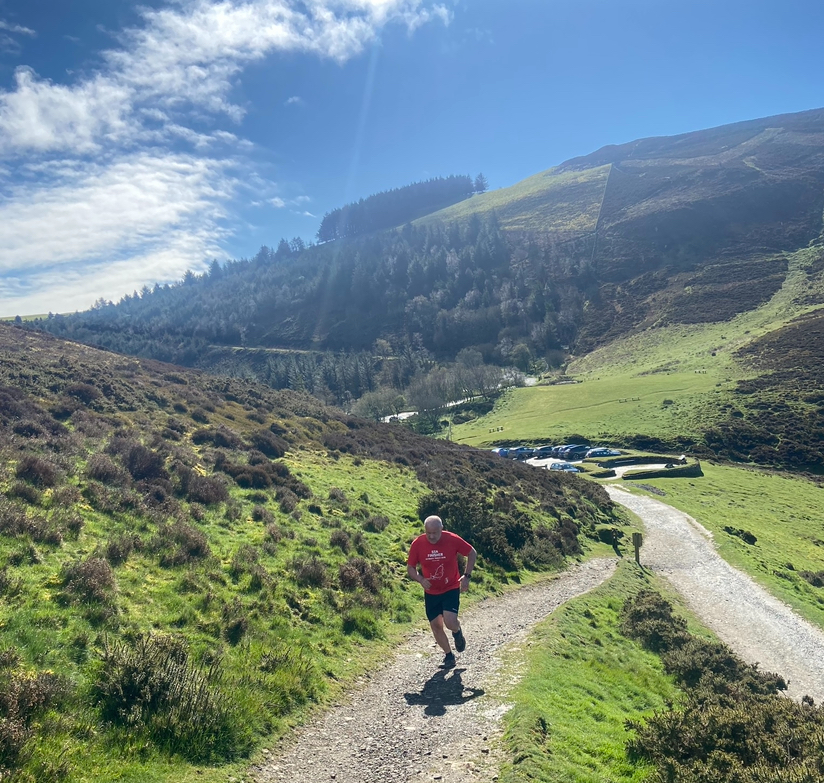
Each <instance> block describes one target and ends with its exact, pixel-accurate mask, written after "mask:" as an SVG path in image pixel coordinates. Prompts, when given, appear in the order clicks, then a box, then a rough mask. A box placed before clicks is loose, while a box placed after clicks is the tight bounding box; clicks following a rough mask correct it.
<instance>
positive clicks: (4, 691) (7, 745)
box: [0, 648, 70, 781]
mask: <svg viewBox="0 0 824 783" xmlns="http://www.w3.org/2000/svg"><path fill="white" fill-rule="evenodd" d="M0 659H2V660H1V661H0V780H9V781H16V780H26V779H27V778H25V777H18V775H17V773H18V772H19V771H20V768H21V767H22V766H23V765H24V764H25V763H26V762H27V761H29V760H30V759H31V757H32V754H33V752H34V750H35V749H34V747H33V743H31V740H32V739H33V737H34V734H35V731H36V729H37V727H38V725H37V724H38V718H40V717H41V716H42V715H44V714H45V713H46V712H47V711H48V710H50V709H53V708H57V707H59V706H60V705H61V704H62V703H63V702H65V701H66V699H67V697H68V695H69V694H70V687H69V683H68V681H67V680H65V679H64V678H62V677H60V676H59V675H56V674H54V673H52V672H35V673H32V672H29V671H25V670H24V669H22V668H21V667H20V663H19V662H20V655H19V653H18V652H17V651H16V650H15V649H14V648H7V649H5V650H3V651H2V653H0Z"/></svg>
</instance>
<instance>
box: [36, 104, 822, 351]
mask: <svg viewBox="0 0 824 783" xmlns="http://www.w3.org/2000/svg"><path fill="white" fill-rule="evenodd" d="M822 213H824V110H815V111H810V112H803V113H800V114H793V115H782V116H778V117H770V118H766V119H762V120H753V121H750V122H745V123H738V124H735V125H729V126H724V127H721V128H715V129H712V130H707V131H698V132H694V133H688V134H684V135H682V136H675V137H671V138H658V139H645V140H641V141H637V142H633V143H631V144H625V145H622V146H617V147H605V148H604V149H602V150H599V151H598V152H595V153H593V154H592V155H589V156H586V157H582V158H576V159H574V160H571V161H567V162H566V163H563V164H561V165H560V166H557V167H555V168H553V169H550V170H549V171H547V172H544V173H543V174H538V175H536V176H534V177H531V178H529V179H527V180H524V181H523V182H521V183H519V184H517V185H514V186H512V187H511V188H505V189H501V190H497V191H493V192H488V193H484V194H478V195H476V196H474V197H473V198H471V199H468V200H466V201H462V202H460V203H459V204H456V205H454V206H452V207H449V208H447V209H445V210H441V211H439V212H436V213H433V214H432V215H430V216H428V217H426V218H422V219H420V220H419V221H417V223H416V224H415V225H414V226H407V227H405V228H404V229H402V230H400V231H397V232H392V231H390V232H384V233H378V234H374V235H371V236H370V237H365V238H360V239H353V240H350V241H338V242H334V243H328V244H327V246H321V247H310V248H305V249H301V248H297V247H292V248H290V246H289V245H288V244H287V243H285V242H281V244H280V246H279V247H278V250H277V251H276V252H273V251H270V250H269V249H267V248H263V249H262V250H261V252H260V253H259V254H258V256H257V257H256V258H255V259H252V260H251V261H239V262H233V263H230V264H228V265H226V266H225V267H222V266H221V265H219V264H213V266H212V269H211V270H210V272H209V273H208V274H207V275H204V276H202V277H197V276H194V275H190V276H189V277H188V278H187V279H186V280H185V281H183V283H182V284H181V285H180V286H174V287H171V288H170V287H156V288H155V289H154V290H150V289H148V288H147V289H145V290H144V291H142V292H140V293H139V294H138V293H137V292H135V295H134V296H128V297H124V299H123V301H121V302H120V303H119V304H117V305H111V304H107V303H106V302H101V303H99V305H98V307H96V308H95V309H93V310H91V311H89V312H86V313H79V314H76V315H73V316H66V317H62V318H56V319H55V318H52V319H46V320H45V321H43V322H41V323H40V326H41V327H42V328H45V329H48V330H50V331H53V332H55V333H57V334H61V335H64V336H69V337H72V338H76V339H81V340H83V341H87V342H90V343H94V344H98V345H103V346H106V347H110V348H114V349H117V350H120V351H126V352H129V353H133V354H138V355H146V356H153V357H155V358H162V359H167V360H168V359H172V360H174V361H178V362H183V363H186V364H195V365H196V364H203V363H205V364H207V365H208V361H209V360H208V358H207V353H208V347H209V346H210V345H221V346H235V347H244V348H253V347H256V346H261V347H280V348H293V349H302V350H305V349H321V350H323V349H331V350H340V349H344V350H366V349H371V348H372V346H373V345H374V342H375V340H377V339H383V340H385V341H387V343H388V344H389V345H390V346H393V347H394V349H395V350H396V351H400V350H401V348H402V346H403V345H405V344H408V343H410V342H413V341H414V340H415V339H416V336H417V339H419V340H420V342H421V343H422V344H423V345H424V347H425V348H426V349H428V350H430V351H432V352H434V353H435V354H436V355H438V356H440V357H454V356H455V354H456V353H457V352H458V351H459V350H461V349H463V348H467V347H477V348H479V349H480V350H482V352H483V353H484V355H485V357H486V358H487V360H489V361H505V360H506V358H507V355H506V354H507V351H508V350H511V346H512V345H513V344H514V343H517V342H523V343H525V344H526V345H527V346H528V347H529V349H530V350H531V351H532V353H533V355H534V356H536V357H541V356H545V355H547V353H548V352H551V351H555V350H558V349H561V348H564V349H569V350H572V351H573V352H574V353H576V354H579V355H580V354H581V353H585V352H587V351H589V350H591V349H592V348H594V347H596V346H597V345H602V344H605V343H607V342H610V341H612V340H614V339H616V338H619V337H621V336H623V335H626V334H628V333H630V332H632V331H634V330H638V329H640V328H646V327H649V326H661V325H666V324H672V323H704V322H714V321H725V320H728V319H730V318H732V317H734V316H735V315H736V314H737V313H741V312H746V311H748V310H751V309H753V308H756V307H758V306H759V305H761V304H762V303H764V302H765V301H767V300H768V299H769V298H770V297H771V296H772V295H773V294H774V293H775V292H776V291H777V290H778V289H779V288H780V287H781V284H782V282H783V280H784V278H785V277H786V274H787V270H788V265H787V259H786V254H787V253H791V252H794V251H797V250H799V249H802V248H805V247H807V246H808V245H809V243H811V242H815V241H818V240H820V235H821V230H822Z"/></svg>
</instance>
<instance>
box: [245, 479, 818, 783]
mask: <svg viewBox="0 0 824 783" xmlns="http://www.w3.org/2000/svg"><path fill="white" fill-rule="evenodd" d="M606 489H607V491H608V492H609V494H610V497H612V499H613V500H614V501H616V502H617V503H620V504H621V505H623V506H626V507H627V508H629V509H630V510H632V511H633V512H635V513H636V514H637V515H638V516H639V517H641V519H643V521H644V524H645V526H646V533H645V535H644V546H643V549H642V550H641V552H642V558H641V562H642V563H643V564H644V566H645V567H647V568H650V569H652V570H654V571H656V572H657V573H660V574H661V575H662V576H664V577H666V578H667V579H668V580H669V581H670V582H671V583H672V584H673V586H674V587H675V588H676V589H677V590H679V592H681V593H682V594H683V595H684V597H685V598H686V600H687V602H688V603H689V605H690V607H691V608H692V610H693V611H694V612H695V613H696V614H697V615H698V616H699V617H701V618H702V619H703V621H704V622H705V623H706V624H707V625H708V626H709V627H710V628H712V629H713V630H714V631H715V632H716V633H717V634H718V636H719V637H720V638H721V639H722V640H723V641H725V642H726V643H727V644H728V645H729V646H730V647H731V648H732V649H733V650H735V651H736V652H737V653H738V654H739V655H740V656H741V657H742V658H744V659H745V660H747V661H750V662H753V663H758V664H759V665H760V667H761V668H762V669H764V670H768V671H775V672H778V673H780V674H781V675H783V676H784V677H785V678H786V679H788V680H789V682H790V688H789V695H791V696H792V697H794V698H796V699H798V698H801V697H802V696H803V695H804V694H810V695H811V696H813V697H814V698H815V700H816V701H817V702H818V701H820V700H822V699H824V633H822V632H821V631H820V630H818V629H816V628H815V627H813V626H812V625H810V624H809V623H807V622H806V621H804V620H802V619H800V618H799V617H797V616H796V615H795V614H794V613H793V612H792V611H791V610H790V609H789V608H788V607H787V606H785V605H784V604H782V603H781V602H780V601H778V600H777V599H775V598H773V597H772V596H770V595H769V594H768V593H767V592H765V591H764V590H763V589H762V588H760V587H759V586H758V585H756V584H755V583H754V582H753V581H752V580H751V579H750V578H749V577H747V576H745V575H744V574H742V573H740V572H739V571H736V570H735V569H734V568H732V567H731V566H730V565H728V564H727V563H726V562H725V561H724V560H722V559H721V558H720V557H719V556H718V554H717V553H716V551H715V548H714V546H713V543H712V536H711V534H710V533H709V532H708V531H707V530H705V529H704V528H703V527H701V526H700V525H699V524H698V523H697V522H695V520H693V519H692V518H691V517H689V516H687V515H686V514H683V513H682V512H680V511H677V510H676V509H674V508H672V507H670V506H667V505H665V504H664V503H661V502H660V501H657V500H654V499H652V498H647V497H641V496H638V495H632V494H630V493H629V492H627V491H626V490H624V489H621V488H620V487H617V486H608V487H607V488H606ZM614 569H615V561H614V560H592V561H589V562H587V563H583V564H580V565H578V566H575V567H574V568H572V569H570V570H569V571H567V572H565V573H564V574H561V575H560V576H559V577H558V578H557V579H555V580H553V581H551V582H546V583H543V584H540V585H534V586H531V587H526V588H523V589H520V590H517V591H513V592H511V593H508V594H507V595H505V596H503V597H501V598H497V599H490V600H489V601H484V602H483V603H482V604H480V605H478V606H476V607H473V609H471V610H469V611H465V612H463V613H462V615H461V617H462V620H463V622H464V627H465V630H466V635H467V640H468V646H467V649H466V652H464V653H463V655H461V656H459V659H458V666H457V667H456V668H455V669H452V670H449V671H445V670H442V669H439V668H438V664H439V663H440V661H441V654H440V652H439V651H437V650H436V649H435V647H434V644H433V642H432V639H431V637H430V635H429V633H428V632H427V633H424V632H418V633H416V634H415V635H413V636H412V637H411V638H410V639H409V640H408V641H407V642H406V643H405V644H404V645H402V647H401V648H400V649H399V650H398V651H397V654H396V655H394V656H393V658H392V660H391V662H389V663H388V665H387V667H386V668H384V669H382V670H381V671H378V672H376V673H375V674H374V675H373V676H372V678H371V679H366V680H364V681H363V682H362V683H361V685H360V687H358V688H355V690H354V691H353V692H352V693H350V694H349V695H348V696H347V698H346V701H345V703H344V704H341V705H339V706H337V707H335V708H333V709H332V710H330V711H329V712H327V713H325V714H323V715H319V716H318V717H317V718H316V719H315V720H314V721H313V722H312V723H310V724H309V725H308V726H306V727H304V728H303V729H301V730H300V731H298V732H297V733H296V735H295V736H294V737H293V738H291V739H290V740H289V741H288V742H287V743H286V744H285V745H284V747H282V748H280V749H278V750H277V751H276V752H265V753H264V755H265V757H266V758H267V761H266V762H264V763H262V764H258V765H255V766H253V767H251V768H250V769H249V773H248V777H249V778H250V779H252V780H255V781H258V782H259V783H283V782H285V781H289V783H319V782H322V781H335V782H336V783H387V781H392V783H395V782H396V781H397V782H401V781H404V782H405V783H424V781H433V780H436V781H441V783H489V781H494V780H496V779H497V771H498V768H499V765H500V762H501V759H500V758H499V757H498V756H497V755H496V750H495V748H496V746H497V743H496V741H495V740H497V738H498V737H499V736H500V731H501V721H500V718H501V716H502V715H503V714H504V713H505V712H506V710H507V709H508V705H507V704H506V703H503V702H502V701H500V699H501V698H504V699H505V698H506V696H505V694H506V693H507V692H508V689H509V688H511V686H512V685H514V680H511V681H509V682H506V683H501V682H500V676H501V663H502V661H501V652H502V650H503V648H504V646H506V645H509V646H510V649H513V647H514V645H516V644H517V643H518V642H520V641H523V640H524V639H525V638H526V636H527V634H528V633H529V631H530V629H531V628H532V626H533V625H534V624H535V623H536V622H538V621H539V620H541V619H543V618H544V617H546V616H547V615H548V614H549V613H550V612H552V611H553V610H554V609H556V608H557V607H559V606H560V605H561V604H563V603H564V602H566V601H568V600H569V599H571V598H574V597H576V596H578V595H581V594H583V593H585V592H587V591H588V590H591V589H592V588H594V587H597V586H598V585H600V584H601V583H602V582H604V581H605V580H606V579H608V578H609V577H610V576H611V575H612V573H613V571H614ZM421 611H423V610H422V609H421ZM493 685H494V692H495V694H496V695H495V696H494V697H493V696H492V695H490V694H489V693H487V690H489V689H491V688H493Z"/></svg>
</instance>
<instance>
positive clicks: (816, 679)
mask: <svg viewBox="0 0 824 783" xmlns="http://www.w3.org/2000/svg"><path fill="white" fill-rule="evenodd" d="M606 490H607V492H608V493H609V495H610V497H611V498H612V499H613V500H614V501H615V502H616V503H620V504H621V505H622V506H626V507H627V508H628V509H630V510H631V511H633V512H634V513H636V514H637V515H638V516H639V517H641V519H642V520H643V522H644V526H645V528H646V532H645V533H644V543H643V546H642V548H641V563H642V565H644V566H646V567H647V568H650V569H652V570H653V571H655V572H657V573H659V574H661V575H662V576H664V577H666V578H667V579H668V580H669V581H670V582H671V583H672V585H673V586H674V587H675V588H676V589H677V590H678V591H679V592H680V593H681V594H682V595H683V596H684V598H685V599H686V600H687V602H688V604H689V605H690V608H691V609H692V610H693V611H694V612H695V614H696V615H698V616H699V617H700V618H701V619H702V620H703V621H704V622H705V623H706V625H707V626H709V627H710V628H711V629H712V630H713V631H715V633H716V634H717V635H718V637H719V638H720V639H721V640H722V641H724V642H726V643H727V644H728V645H729V646H730V647H731V648H732V649H733V650H735V652H736V653H738V655H740V656H741V657H742V658H743V659H744V660H746V661H749V662H750V663H758V664H759V667H760V668H761V669H762V670H764V671H773V672H777V673H778V674H781V675H782V676H783V677H784V678H785V679H786V680H788V681H789V689H788V695H789V696H791V697H793V698H795V699H800V698H801V697H802V696H804V694H809V695H810V696H812V697H813V698H814V699H815V700H816V702H817V703H818V702H820V701H821V700H822V699H824V633H822V632H821V631H820V630H819V629H818V628H816V627H815V626H813V625H811V624H810V623H808V622H807V621H806V620H802V619H801V618H800V617H798V615H796V614H795V613H794V612H793V611H792V610H791V609H790V608H789V607H788V606H786V605H785V604H783V603H782V602H781V601H779V600H778V599H777V598H774V597H773V596H771V595H770V594H769V593H767V592H766V591H765V590H764V589H763V588H761V587H760V586H758V585H757V584H756V583H755V582H753V580H752V579H750V577H748V576H745V575H744V574H742V573H741V572H740V571H737V570H736V569H735V568H733V567H732V566H731V565H729V564H728V563H727V562H726V561H724V560H723V559H722V558H721V557H720V556H719V555H718V553H717V552H716V551H715V547H714V545H713V540H712V534H711V533H710V532H709V531H708V530H707V529H706V528H704V527H702V526H701V525H699V524H698V523H697V522H696V521H695V520H694V519H693V518H692V517H689V516H687V515H686V514H684V513H682V512H680V511H677V510H676V509H674V508H672V507H671V506H668V505H666V504H665V503H661V502H660V501H658V500H654V499H653V498H648V497H642V496H640V495H633V494H630V493H629V492H627V491H626V490H625V489H622V488H620V487H616V486H607V487H606Z"/></svg>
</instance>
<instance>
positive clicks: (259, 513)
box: [252, 506, 275, 525]
mask: <svg viewBox="0 0 824 783" xmlns="http://www.w3.org/2000/svg"><path fill="white" fill-rule="evenodd" d="M252 519H254V520H255V522H263V523H264V524H266V525H271V524H273V523H274V521H275V516H274V514H272V512H271V511H269V509H268V508H265V507H264V506H255V507H254V508H253V509H252Z"/></svg>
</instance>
